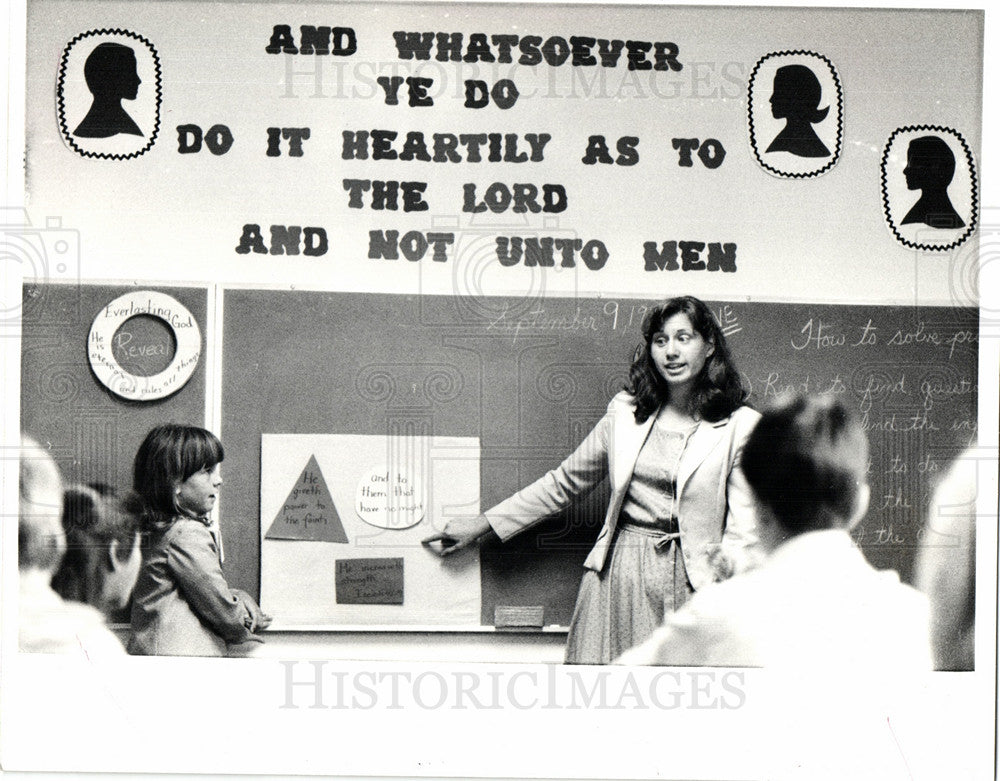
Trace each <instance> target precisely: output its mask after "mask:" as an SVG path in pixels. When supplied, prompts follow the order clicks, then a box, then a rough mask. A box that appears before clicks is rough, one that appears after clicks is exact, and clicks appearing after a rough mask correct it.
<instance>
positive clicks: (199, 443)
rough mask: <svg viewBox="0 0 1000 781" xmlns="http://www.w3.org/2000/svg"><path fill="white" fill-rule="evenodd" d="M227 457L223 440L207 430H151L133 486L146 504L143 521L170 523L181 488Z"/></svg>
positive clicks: (174, 427)
mask: <svg viewBox="0 0 1000 781" xmlns="http://www.w3.org/2000/svg"><path fill="white" fill-rule="evenodd" d="M224 458H225V452H224V451H223V449H222V443H221V442H220V441H219V438H218V437H216V436H215V434H213V433H212V432H211V431H206V430H205V429H203V428H199V427H197V426H186V425H182V424H177V423H166V424H164V425H162V426H157V427H156V428H154V429H153V430H152V431H150V432H149V433H148V434H147V435H146V438H145V439H144V440H143V441H142V444H141V445H139V450H138V452H137V453H136V454H135V464H134V466H133V469H132V487H133V488H134V489H135V492H136V494H138V497H139V499H140V500H141V503H142V511H143V516H144V517H143V521H144V522H145V523H147V524H148V523H154V522H157V521H166V520H169V519H170V518H172V517H173V516H174V515H176V514H177V505H176V503H175V499H176V489H177V486H178V485H180V484H181V483H183V482H184V481H185V480H187V479H188V478H189V477H191V475H193V474H194V473H195V472H198V471H199V470H201V469H205V468H208V469H211V468H213V467H214V466H215V465H216V464H218V463H220V462H221V461H222V460H223V459H224Z"/></svg>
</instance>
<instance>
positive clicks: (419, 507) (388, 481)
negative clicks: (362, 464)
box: [354, 464, 424, 529]
mask: <svg viewBox="0 0 1000 781" xmlns="http://www.w3.org/2000/svg"><path fill="white" fill-rule="evenodd" d="M354 508H355V510H356V511H357V513H358V516H359V517H360V518H361V520H363V521H364V522H365V523H370V524H371V525H372V526H378V527H379V528H380V529H408V528H409V527H411V526H415V525H416V524H418V523H420V521H422V520H423V517H424V489H423V480H422V479H421V477H420V475H419V473H418V472H417V471H416V470H414V469H407V468H395V469H392V470H390V469H389V468H388V467H386V466H385V464H382V465H380V466H376V467H374V468H373V469H369V470H368V472H366V473H365V475H364V476H363V477H362V478H361V481H360V482H359V483H358V491H357V497H356V499H355V502H354Z"/></svg>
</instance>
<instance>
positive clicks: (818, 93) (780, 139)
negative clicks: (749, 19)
mask: <svg viewBox="0 0 1000 781" xmlns="http://www.w3.org/2000/svg"><path fill="white" fill-rule="evenodd" d="M822 92H823V91H822V88H821V87H820V83H819V79H817V78H816V74H815V73H813V72H812V71H811V70H810V69H809V68H807V67H806V66H805V65H783V66H782V67H780V68H778V70H777V71H775V74H774V90H773V92H772V93H771V115H772V116H773V117H774V118H775V119H784V120H785V127H784V128H783V129H782V131H781V132H780V133H778V135H777V136H775V137H774V140H773V141H772V142H771V145H770V146H769V147H768V148H767V151H768V152H790V153H791V154H793V155H797V156H798V157H829V156H830V150H829V149H827V148H826V144H824V143H823V142H822V141H821V140H820V138H819V136H817V135H816V131H815V130H813V125H814V124H816V123H818V122H822V121H823V120H824V119H826V115H827V114H828V113H829V112H830V107H829V106H827V107H826V108H824V109H820V108H819V103H820V100H821V99H822Z"/></svg>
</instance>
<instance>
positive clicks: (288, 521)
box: [265, 455, 348, 543]
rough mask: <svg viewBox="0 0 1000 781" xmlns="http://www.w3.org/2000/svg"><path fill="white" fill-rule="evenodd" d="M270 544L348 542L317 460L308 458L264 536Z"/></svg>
mask: <svg viewBox="0 0 1000 781" xmlns="http://www.w3.org/2000/svg"><path fill="white" fill-rule="evenodd" d="M265 537H267V538H268V539H270V540H316V541H318V542H340V543H346V542H348V539H347V534H346V533H345V532H344V525H343V524H342V523H341V521H340V515H339V514H338V513H337V508H336V506H335V505H334V503H333V497H331V496H330V489H329V488H328V487H327V485H326V480H325V479H323V473H322V472H321V471H320V468H319V464H318V463H316V456H315V455H313V456H310V457H309V463H307V464H306V466H305V469H303V470H302V474H300V475H299V478H298V480H296V481H295V485H294V486H292V490H291V491H289V493H288V498H286V499H285V501H284V503H283V504H282V505H281V507H280V509H279V510H278V514H277V515H276V516H275V517H274V521H273V522H272V523H271V528H270V529H268V530H267V534H266V535H265Z"/></svg>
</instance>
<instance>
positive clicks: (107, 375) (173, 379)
mask: <svg viewBox="0 0 1000 781" xmlns="http://www.w3.org/2000/svg"><path fill="white" fill-rule="evenodd" d="M139 315H146V316H147V317H155V318H156V319H158V320H162V321H163V322H165V323H166V324H167V327H168V328H170V330H171V332H173V334H174V340H175V341H176V343H177V348H176V350H175V351H174V358H173V360H172V361H171V362H170V365H169V366H167V368H166V369H164V370H163V371H162V372H160V373H159V374H153V375H151V376H149V377H142V376H139V375H135V374H130V373H129V372H127V371H125V369H124V368H123V367H122V365H121V364H120V363H118V359H117V358H115V355H114V350H113V349H112V341H113V339H114V336H115V333H116V332H117V331H118V329H119V328H120V327H121V326H122V324H123V323H124V322H126V321H127V320H131V319H132V318H133V317H137V316H139ZM180 321H186V322H187V323H189V325H183V326H178V325H177V323H178V322H180ZM87 357H88V359H89V360H90V368H91V369H92V370H93V372H94V374H95V375H96V377H97V379H99V380H100V381H101V383H102V384H103V385H104V386H105V387H106V388H107V389H108V390H110V391H111V392H112V393H114V394H115V395H116V396H120V397H121V398H123V399H128V400H129V401H149V400H151V399H162V398H165V397H166V396H169V395H171V394H173V393H176V392H177V391H179V390H180V389H181V388H183V387H184V386H185V385H186V384H187V382H188V380H190V379H191V375H193V374H194V370H195V369H196V368H197V366H198V361H199V360H200V358H201V329H200V328H199V327H198V321H197V320H195V319H194V316H193V315H192V314H191V312H189V311H188V309H187V307H185V306H184V305H183V304H182V303H180V302H179V301H178V300H177V299H175V298H172V297H171V296H168V295H166V294H165V293H158V292H156V291H155V290H139V291H136V292H134V293H126V294H125V295H123V296H119V297H118V298H116V299H115V300H114V301H112V302H110V303H109V304H107V305H105V306H104V308H103V309H101V311H100V312H98V313H97V316H96V317H95V318H94V322H93V324H92V325H91V326H90V333H89V334H88V335H87Z"/></svg>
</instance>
